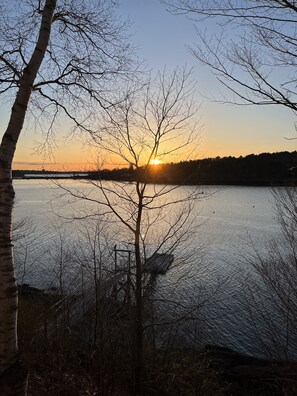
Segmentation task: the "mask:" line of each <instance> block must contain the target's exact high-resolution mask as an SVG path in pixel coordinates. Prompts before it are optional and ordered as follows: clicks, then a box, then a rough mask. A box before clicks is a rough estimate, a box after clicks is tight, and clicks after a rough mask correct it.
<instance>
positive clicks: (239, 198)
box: [14, 180, 295, 356]
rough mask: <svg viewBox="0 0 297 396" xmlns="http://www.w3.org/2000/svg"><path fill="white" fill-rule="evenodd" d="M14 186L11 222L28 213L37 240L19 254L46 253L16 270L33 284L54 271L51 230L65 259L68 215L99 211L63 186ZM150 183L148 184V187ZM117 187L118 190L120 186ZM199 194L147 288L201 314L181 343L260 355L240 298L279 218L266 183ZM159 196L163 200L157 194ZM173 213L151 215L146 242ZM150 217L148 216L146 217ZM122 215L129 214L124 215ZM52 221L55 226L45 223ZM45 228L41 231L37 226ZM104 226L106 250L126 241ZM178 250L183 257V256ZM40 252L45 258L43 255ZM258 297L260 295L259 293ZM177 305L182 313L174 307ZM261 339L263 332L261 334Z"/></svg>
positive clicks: (70, 226) (263, 351)
mask: <svg viewBox="0 0 297 396" xmlns="http://www.w3.org/2000/svg"><path fill="white" fill-rule="evenodd" d="M63 185H65V186H66V187H67V188H71V189H77V188H79V189H81V190H82V191H84V193H86V194H88V197H89V198H92V197H94V196H96V197H97V198H98V192H97V191H96V190H95V192H94V191H92V187H91V186H89V185H85V184H84V183H82V182H79V181H63ZM14 186H15V190H16V207H15V220H16V221H17V220H19V219H21V218H22V217H24V216H30V217H31V218H32V223H33V224H35V225H36V227H37V230H36V229H35V231H34V235H35V236H36V235H37V236H36V241H37V242H36V244H35V245H34V244H32V246H31V248H30V249H31V250H32V251H31V250H30V249H29V252H28V251H27V253H30V254H32V255H33V256H34V255H35V257H37V256H38V254H39V253H38V246H41V245H42V246H43V248H44V246H48V248H49V251H48V252H47V254H46V255H44V254H42V255H41V257H39V258H38V259H36V260H35V264H36V263H38V265H40V268H42V271H40V272H42V276H41V275H40V274H39V276H36V265H35V267H34V266H32V265H27V267H26V268H22V270H21V271H19V280H20V279H21V280H22V281H26V282H28V283H31V284H32V283H33V284H34V282H35V284H36V283H37V284H38V282H40V283H41V282H42V281H43V282H45V281H46V279H47V277H50V276H51V275H53V273H54V272H55V269H54V268H48V267H49V265H48V262H49V258H50V257H53V255H54V252H53V251H54V250H55V246H60V245H59V244H57V236H56V235H55V231H58V234H59V236H60V237H63V238H65V240H66V242H64V243H65V246H64V248H63V249H64V251H63V257H64V256H65V257H67V254H68V253H69V252H67V248H68V246H70V245H68V242H69V240H71V241H73V240H75V237H76V236H77V235H78V233H79V232H80V231H81V230H80V227H81V226H80V225H81V223H80V222H78V221H71V218H72V216H73V214H75V216H76V217H77V218H78V217H85V216H86V214H87V213H90V211H92V212H93V213H94V214H97V215H98V213H99V212H98V208H97V205H96V204H94V202H85V201H79V202H77V201H76V200H75V199H74V198H73V197H71V196H69V195H63V191H61V189H60V188H59V187H58V186H57V185H55V184H53V183H52V182H50V181H45V180H42V181H39V180H26V181H25V180H15V181H14ZM120 188H121V187H119V189H120ZM129 188H130V187H129V186H128V187H127V189H128V190H125V194H127V196H128V195H129V194H130V196H131V194H132V193H131V191H130V190H129ZM150 188H151V190H152V189H153V187H152V186H151V187H150ZM194 188H195V187H183V188H181V189H178V190H175V191H173V192H172V193H171V197H174V199H176V200H178V199H179V198H180V197H181V196H183V194H185V192H186V191H187V192H189V191H191V189H192V190H194ZM119 191H122V193H123V190H119ZM200 192H203V194H200V199H199V201H197V202H196V204H195V207H194V209H193V211H192V213H191V216H190V217H191V219H192V220H193V219H194V220H195V222H196V224H199V227H198V230H197V232H196V233H195V234H194V233H193V232H190V233H189V235H188V236H187V238H185V243H184V245H183V247H181V248H180V249H177V251H176V252H175V266H173V268H172V269H171V270H170V271H169V272H168V273H167V275H165V276H163V277H159V279H158V280H157V285H156V286H155V290H156V294H157V295H158V293H161V292H159V291H162V293H163V295H164V293H165V295H166V296H167V297H168V298H170V299H171V300H174V301H175V302H176V301H178V302H179V303H180V306H185V305H187V307H193V312H195V314H197V315H198V316H199V318H200V319H201V318H203V320H200V323H202V325H201V326H200V327H199V329H197V328H196V327H195V331H194V329H193V327H187V328H186V329H185V331H184V332H181V333H180V334H181V336H180V337H181V338H183V340H182V341H184V342H185V343H186V342H192V344H195V342H196V341H197V339H199V340H201V338H203V340H204V342H205V343H215V344H219V345H223V346H229V347H232V348H234V349H237V350H239V351H242V352H245V353H250V354H253V355H256V356H267V354H268V353H267V348H266V344H265V345H264V346H263V342H262V339H261V337H259V336H258V335H257V334H256V332H255V331H254V330H255V329H254V326H253V323H252V322H253V320H251V312H248V310H247V308H246V304H245V303H246V299H247V298H251V297H247V295H248V292H249V288H247V282H248V280H250V279H251V278H252V276H251V266H250V265H249V261H250V256H251V255H252V254H253V252H254V248H256V249H257V250H258V251H259V252H261V254H262V255H264V256H265V254H268V253H267V252H268V250H267V249H268V243H269V241H270V240H271V239H272V238H277V237H278V235H279V232H280V227H279V224H278V223H277V221H276V220H275V217H274V209H273V196H272V194H271V190H270V189H269V188H266V187H234V186H223V187H201V189H200ZM96 194H97V195H96ZM62 195H63V196H62ZM113 199H114V200H115V201H116V199H115V198H113ZM162 199H163V198H162ZM115 201H114V202H115ZM162 202H163V203H164V200H163V201H162ZM127 205H128V206H127V208H126V211H129V210H133V208H131V204H127ZM129 205H130V206H129ZM121 210H122V209H121ZM177 211H178V210H177V209H176V208H175V209H174V210H173V211H169V209H168V213H167V214H166V216H165V217H162V218H161V216H160V215H159V213H158V212H157V213H158V215H157V216H155V218H154V221H150V223H148V224H149V225H150V227H151V228H150V234H149V233H148V234H149V235H148V236H150V238H151V239H150V243H151V244H152V245H153V243H152V241H154V243H157V242H158V239H159V237H160V235H161V233H162V235H164V232H165V231H166V227H165V225H164V222H165V223H166V224H167V225H168V224H169V223H170V221H171V220H169V219H172V218H174V216H175V215H176V213H177ZM120 213H122V214H123V216H126V215H127V213H126V214H125V211H122V212H121V211H120ZM56 214H59V215H60V216H62V217H63V219H62V218H61V217H60V218H59V217H57V215H56ZM150 216H151V217H150V219H152V215H150ZM128 218H129V216H128V217H127V216H126V217H125V219H128ZM92 219H93V218H92ZM89 220H90V219H89ZM62 221H66V223H67V224H66V226H65V225H64V226H62V225H61V224H62ZM53 223H55V224H56V226H55V227H54V228H51V224H53ZM78 224H79V225H78ZM45 229H46V230H47V232H44V230H45ZM104 231H105V232H108V233H109V234H108V240H109V243H110V245H111V248H112V247H113V245H114V244H115V243H117V244H118V246H123V247H127V246H128V245H127V244H124V241H125V238H126V242H129V238H131V233H129V231H127V229H125V228H124V229H122V228H121V227H120V226H119V224H118V223H117V222H113V221H112V217H110V221H109V222H108V223H107V224H105V226H104ZM38 234H39V237H38ZM162 235H161V236H162ZM153 237H154V239H152V238H153ZM156 241H157V242H156ZM16 245H17V243H16ZM149 245H150V244H149ZM252 245H254V247H253V246H252ZM27 255H29V254H27ZM186 256H188V257H187V260H184V257H186ZM21 257H22V256H21ZM44 257H47V259H46V260H44ZM65 257H64V258H65ZM19 260H21V259H19ZM44 261H46V262H44ZM29 267H30V268H33V267H34V268H35V269H34V271H33V270H32V271H30V268H29ZM37 267H38V266H37ZM73 276H74V277H75V276H76V275H75V274H73ZM57 279H58V278H56V280H57ZM246 291H247V293H246ZM261 298H265V297H264V295H262V297H261ZM261 298H260V299H261ZM195 307H196V308H195ZM180 309H181V312H182V308H180ZM173 310H174V311H175V313H176V312H177V311H178V310H179V308H177V307H176V305H174V309H173ZM169 312H170V307H168V303H167V305H166V307H165V309H164V312H163V313H162V312H161V314H163V315H169ZM252 319H253V318H252ZM263 331H264V330H263ZM265 337H266V338H267V335H265ZM266 341H267V340H266ZM268 341H269V340H268ZM293 346H294V348H295V344H294V343H293V341H292V348H293Z"/></svg>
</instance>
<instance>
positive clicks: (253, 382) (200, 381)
mask: <svg viewBox="0 0 297 396" xmlns="http://www.w3.org/2000/svg"><path fill="white" fill-rule="evenodd" d="M19 295H20V320H19V334H20V346H21V348H20V349H21V354H22V356H23V357H24V359H25V361H26V363H27V365H28V367H29V370H30V381H29V390H28V394H29V395H31V396H42V395H44V396H47V395H55V396H66V395H69V396H76V395H77V396H87V395H106V396H108V395H119V396H122V395H125V396H126V395H127V396H128V395H132V394H133V356H132V354H131V333H130V331H129V326H130V325H129V320H128V317H129V315H128V312H127V306H126V307H125V306H123V305H121V306H120V305H119V304H118V303H115V302H114V301H111V300H110V301H101V306H100V307H97V309H98V311H96V312H94V309H95V308H94V307H93V308H91V309H90V310H88V311H86V312H85V315H84V317H83V319H82V321H81V323H80V324H79V325H78V324H77V325H76V326H78V327H72V326H71V316H72V315H73V313H74V312H73V307H74V305H75V304H74V302H75V298H73V297H72V298H70V299H65V296H64V298H61V296H60V295H59V294H58V293H56V292H53V293H49V292H46V293H45V292H43V291H41V290H39V289H35V288H31V287H29V286H28V285H24V286H22V287H19ZM65 301H67V304H65ZM107 306H108V321H106V315H105V314H104V309H106V307H107ZM103 316H104V321H105V325H104V328H103V327H102V328H97V330H94V329H96V326H95V327H94V320H95V318H97V319H98V317H101V320H102V318H103ZM92 330H93V331H95V332H93V334H92ZM87 334H88V335H89V337H86V335H87ZM145 356H146V358H145V376H144V384H143V393H142V394H143V395H163V396H169V395H172V396H180V395H183V396H190V395H191V396H192V395H193V396H194V395H201V396H232V395H233V396H252V395H254V396H257V395H259V396H260V395H261V396H266V395H269V396H290V395H292V396H293V395H296V394H297V366H296V363H294V364H293V363H291V364H289V363H281V362H271V361H265V360H260V359H256V358H252V357H248V356H244V355H241V354H239V353H236V352H234V351H231V350H230V349H227V348H221V347H214V346H206V347H204V348H202V349H199V350H197V349H180V348H170V347H168V348H166V349H158V348H156V347H155V348H153V346H152V344H151V343H147V344H146V351H145Z"/></svg>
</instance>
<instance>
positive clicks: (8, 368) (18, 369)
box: [0, 0, 56, 396]
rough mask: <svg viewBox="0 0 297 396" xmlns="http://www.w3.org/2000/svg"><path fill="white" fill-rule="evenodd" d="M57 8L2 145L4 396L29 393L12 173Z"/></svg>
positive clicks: (46, 19)
mask: <svg viewBox="0 0 297 396" xmlns="http://www.w3.org/2000/svg"><path fill="white" fill-rule="evenodd" d="M55 7H56V0H47V1H46V3H45V7H44V10H43V13H42V20H41V25H40V30H39V36H38V40H37V44H36V47H35V48H34V51H33V54H32V57H31V59H30V61H29V63H28V65H27V67H26V68H25V69H24V70H23V74H22V77H21V79H20V81H19V89H18V92H17V95H16V99H15V102H14V104H13V107H12V110H11V116H10V120H9V124H8V127H7V129H6V131H5V133H4V135H3V138H2V142H1V145H0V386H1V387H0V396H6V395H7V396H8V395H10V396H18V395H20V396H21V395H26V393H27V376H28V374H27V370H26V369H24V368H23V367H22V364H21V362H20V361H19V358H18V343H17V308H18V293H17V285H16V279H15V272H14V258H13V245H12V210H13V204H14V189H13V185H12V172H11V169H12V161H13V157H14V153H15V149H16V144H17V141H18V138H19V135H20V133H21V130H22V127H23V123H24V119H25V115H26V111H27V106H28V103H29V100H30V96H31V93H32V88H33V83H34V80H35V78H36V75H37V72H38V70H39V68H40V65H41V63H42V60H43V58H44V55H45V53H46V49H47V46H48V42H49V38H50V32H51V25H52V21H53V14H54V10H55Z"/></svg>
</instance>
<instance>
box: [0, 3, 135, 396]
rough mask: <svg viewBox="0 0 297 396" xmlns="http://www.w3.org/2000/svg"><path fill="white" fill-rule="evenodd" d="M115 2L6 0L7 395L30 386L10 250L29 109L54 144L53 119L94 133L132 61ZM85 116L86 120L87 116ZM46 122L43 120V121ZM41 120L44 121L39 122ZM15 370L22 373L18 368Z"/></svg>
mask: <svg viewBox="0 0 297 396" xmlns="http://www.w3.org/2000/svg"><path fill="white" fill-rule="evenodd" d="M114 5H115V2H110V1H105V0H101V1H92V0H86V1H75V2H73V1H63V2H61V1H57V0H44V1H33V0H26V1H18V0H14V1H4V2H2V3H1V11H2V18H1V22H0V47H1V50H0V74H1V76H0V93H1V94H2V95H4V94H5V98H7V97H8V98H10V99H11V103H12V110H11V114H10V119H9V122H8V125H7V129H6V130H5V131H4V133H3V137H2V141H1V145H0V159H1V160H0V224H1V227H0V277H1V287H0V299H1V305H0V334H1V335H0V372H1V379H0V382H1V391H2V394H3V395H6V394H14V395H23V394H25V393H26V383H27V373H26V370H25V369H22V368H21V367H20V363H19V357H18V346H17V335H16V320H17V288H16V282H15V275H14V260H13V249H12V243H11V240H12V236H11V229H12V226H11V224H12V209H13V201H14V190H13V186H12V174H11V167H12V161H13V157H14V153H15V149H16V145H17V141H18V138H19V136H20V133H21V131H22V129H23V125H24V121H25V117H26V114H27V113H28V111H29V110H30V111H31V110H32V114H33V117H35V120H36V122H37V124H38V129H43V132H44V133H45V138H46V139H45V142H46V143H49V142H50V140H51V138H52V136H53V131H54V125H55V122H56V121H57V120H58V118H60V119H64V118H65V117H67V118H68V119H70V121H71V123H72V125H73V127H74V129H76V128H79V129H81V130H85V131H88V132H91V128H90V123H91V122H92V121H93V120H94V114H95V113H94V110H95V108H97V110H98V108H106V107H109V106H111V105H112V85H113V82H114V81H115V76H118V75H119V74H121V73H125V72H126V71H127V68H128V66H129V65H128V63H129V62H128V61H127V59H128V58H129V50H128V48H127V45H126V44H125V43H124V36H123V34H124V33H123V32H124V30H123V29H124V26H123V25H121V24H119V23H118V22H117V20H116V17H115V14H114ZM86 120H87V121H86ZM43 122H45V123H43ZM41 126H43V127H41ZM16 372H18V373H19V374H18V375H17V374H16Z"/></svg>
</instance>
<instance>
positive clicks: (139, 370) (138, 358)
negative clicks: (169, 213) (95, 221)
mask: <svg viewBox="0 0 297 396" xmlns="http://www.w3.org/2000/svg"><path fill="white" fill-rule="evenodd" d="M137 193H138V199H139V201H138V216H137V221H136V229H135V264H136V288H135V289H136V290H135V295H136V296H135V301H136V320H135V346H134V348H135V370H134V376H135V379H134V381H135V395H142V388H143V301H142V263H141V253H140V232H141V229H140V226H141V218H142V209H143V206H142V199H143V191H140V188H139V183H137Z"/></svg>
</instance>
